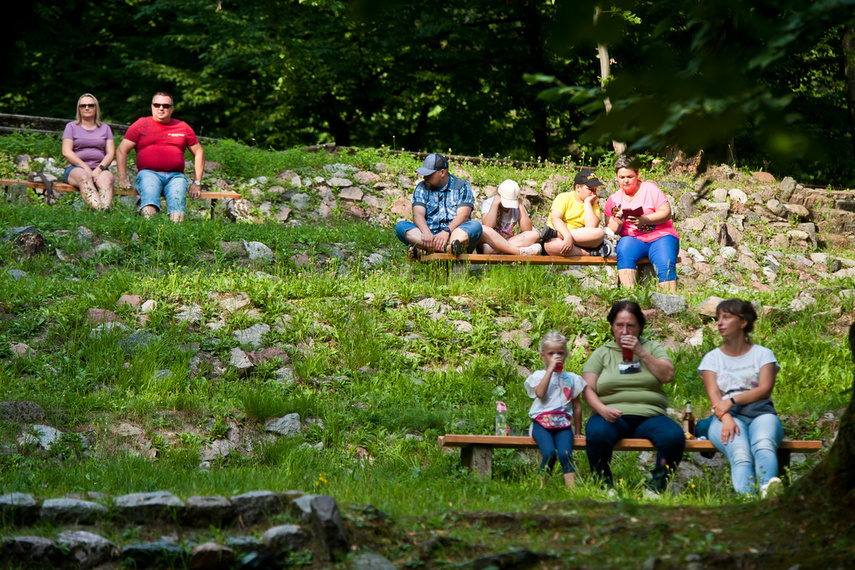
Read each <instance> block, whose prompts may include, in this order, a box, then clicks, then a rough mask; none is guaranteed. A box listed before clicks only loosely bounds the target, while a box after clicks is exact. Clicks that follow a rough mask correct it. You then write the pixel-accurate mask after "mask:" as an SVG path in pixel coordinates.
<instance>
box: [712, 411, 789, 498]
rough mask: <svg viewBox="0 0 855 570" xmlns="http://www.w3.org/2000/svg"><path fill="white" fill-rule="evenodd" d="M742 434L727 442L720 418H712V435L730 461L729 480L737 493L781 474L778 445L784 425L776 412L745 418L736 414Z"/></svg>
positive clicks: (734, 418)
mask: <svg viewBox="0 0 855 570" xmlns="http://www.w3.org/2000/svg"><path fill="white" fill-rule="evenodd" d="M731 417H733V421H735V422H736V425H737V427H739V435H737V436H735V437H734V438H733V441H731V442H730V443H728V444H727V445H725V444H724V443H723V442H722V441H721V420H719V419H718V418H715V419H713V421H712V423H711V424H710V433H709V438H710V441H711V442H712V443H713V445H714V446H715V448H716V449H718V450H719V451H721V452H722V453H723V454H724V456H725V457H727V461H728V462H729V463H730V480H731V482H732V483H733V488H734V490H735V491H736V492H737V493H750V492H751V491H752V490H753V488H754V485H755V484H759V485H761V486H762V485H763V484H765V483H766V482H767V481H768V480H769V479H771V478H772V477H777V476H778V445H780V444H781V440H782V439H784V426H783V424H781V420H780V419H779V418H778V416H776V415H775V414H763V415H761V416H757V417H756V418H753V419H752V418H746V417H743V416H740V415H739V414H733V415H732V416H731Z"/></svg>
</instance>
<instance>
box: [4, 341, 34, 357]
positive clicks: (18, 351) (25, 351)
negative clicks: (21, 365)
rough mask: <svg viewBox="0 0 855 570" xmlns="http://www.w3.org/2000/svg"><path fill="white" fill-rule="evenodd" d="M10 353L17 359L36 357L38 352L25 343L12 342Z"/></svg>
mask: <svg viewBox="0 0 855 570" xmlns="http://www.w3.org/2000/svg"><path fill="white" fill-rule="evenodd" d="M9 351H10V352H11V353H12V356H14V357H15V358H30V357H33V356H35V355H36V351H34V350H33V349H32V348H30V347H29V346H28V345H26V344H24V343H23V342H10V343H9Z"/></svg>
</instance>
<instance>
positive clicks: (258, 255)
mask: <svg viewBox="0 0 855 570" xmlns="http://www.w3.org/2000/svg"><path fill="white" fill-rule="evenodd" d="M243 247H244V249H245V250H246V253H247V255H249V258H250V259H261V260H264V261H273V260H275V259H276V254H274V253H273V250H271V249H270V248H269V247H267V246H266V245H264V244H263V243H261V242H259V241H244V242H243Z"/></svg>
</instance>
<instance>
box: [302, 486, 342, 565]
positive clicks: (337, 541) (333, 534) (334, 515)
mask: <svg viewBox="0 0 855 570" xmlns="http://www.w3.org/2000/svg"><path fill="white" fill-rule="evenodd" d="M310 507H311V522H312V528H313V529H314V531H315V536H318V537H320V538H321V540H322V542H323V544H324V547H325V549H326V552H327V556H328V558H329V560H330V561H336V560H340V559H342V558H344V556H345V555H346V554H347V552H348V551H349V550H350V544H349V543H348V540H347V533H346V532H345V530H344V522H343V521H342V519H341V513H340V512H339V510H338V505H337V504H336V501H335V499H334V498H332V497H330V496H329V495H318V496H315V497H314V498H312V500H311V503H310Z"/></svg>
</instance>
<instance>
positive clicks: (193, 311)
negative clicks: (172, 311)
mask: <svg viewBox="0 0 855 570" xmlns="http://www.w3.org/2000/svg"><path fill="white" fill-rule="evenodd" d="M176 311H177V313H176V315H175V318H176V319H178V320H179V321H185V322H188V323H199V322H201V321H202V317H203V315H204V311H203V310H202V307H200V306H199V305H197V304H196V303H191V304H190V305H181V306H180V307H178V308H177V309H176Z"/></svg>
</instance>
